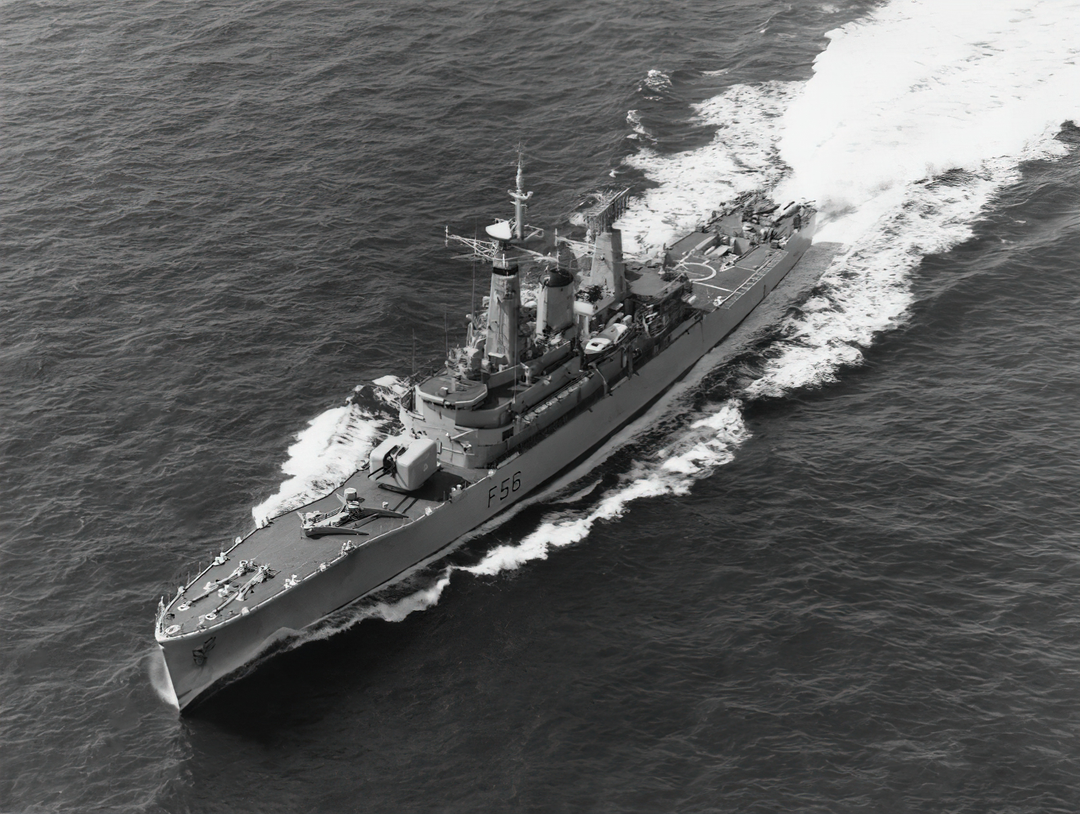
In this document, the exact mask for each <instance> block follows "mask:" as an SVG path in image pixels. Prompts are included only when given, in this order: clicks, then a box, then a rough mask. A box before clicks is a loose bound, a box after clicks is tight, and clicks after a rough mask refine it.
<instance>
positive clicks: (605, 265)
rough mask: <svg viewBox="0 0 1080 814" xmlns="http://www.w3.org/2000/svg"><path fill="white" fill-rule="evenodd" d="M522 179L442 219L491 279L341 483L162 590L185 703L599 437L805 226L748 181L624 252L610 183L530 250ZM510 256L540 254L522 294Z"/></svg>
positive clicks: (440, 545) (164, 637) (769, 281)
mask: <svg viewBox="0 0 1080 814" xmlns="http://www.w3.org/2000/svg"><path fill="white" fill-rule="evenodd" d="M516 181H517V184H516V189H514V190H511V191H510V192H509V195H510V197H511V199H512V200H513V203H514V217H513V218H512V219H510V218H508V219H505V220H503V219H500V220H497V221H496V222H495V223H493V224H492V225H490V226H488V227H487V229H486V234H487V239H478V238H465V237H459V236H456V235H451V234H450V233H449V230H447V235H446V239H447V243H448V244H449V243H451V242H454V243H456V244H462V245H464V246H465V247H466V248H467V249H468V250H469V251H468V254H467V255H466V256H468V257H472V258H479V259H480V260H482V261H483V262H484V264H485V267H490V271H491V282H490V290H489V295H488V296H487V297H485V298H484V300H483V306H484V310H483V311H482V312H480V313H476V314H470V315H469V316H468V333H467V336H466V338H465V341H464V343H463V344H462V345H461V346H460V347H457V348H454V349H453V350H452V351H451V352H450V353H449V355H448V358H447V359H446V361H445V364H443V365H441V366H440V367H439V368H438V372H437V373H435V374H434V375H430V376H426V377H420V376H415V377H413V378H412V379H409V380H406V385H405V386H399V387H397V388H396V392H395V393H394V394H393V397H394V399H395V403H396V406H397V409H398V410H399V417H400V426H398V427H397V431H396V432H394V434H392V435H390V436H389V437H387V438H386V439H385V440H383V441H382V442H381V443H379V444H378V445H377V446H375V447H374V448H373V449H372V450H371V452H370V455H369V456H368V460H367V461H366V462H364V463H363V464H362V465H361V468H360V469H359V470H358V471H357V472H355V473H354V474H353V475H352V476H350V477H349V478H348V479H347V480H346V481H345V482H344V483H343V484H341V485H340V487H339V489H340V492H339V491H337V490H335V491H334V492H331V493H330V494H327V495H326V496H324V497H322V498H320V499H318V500H315V501H313V502H311V503H309V504H308V505H306V506H303V507H301V508H300V510H299V511H295V512H294V511H290V512H287V513H285V514H282V515H280V516H278V517H274V518H272V519H269V520H268V521H263V522H262V523H260V524H259V526H258V527H257V528H256V529H255V530H254V531H252V532H251V533H250V534H248V535H247V536H246V537H242V538H241V537H237V538H236V540H235V541H234V542H233V543H231V544H230V545H229V546H228V547H227V548H225V549H224V550H222V551H221V553H220V554H219V555H218V556H217V557H216V558H215V559H214V560H213V562H212V563H211V564H210V565H209V566H207V567H206V568H205V569H204V570H202V571H201V572H200V573H199V574H198V575H197V576H196V577H195V578H194V579H192V580H191V581H190V582H189V583H188V584H186V585H183V586H182V587H180V588H179V589H178V591H177V593H176V595H175V596H174V597H172V599H171V600H170V601H167V602H166V601H165V599H162V601H161V603H160V605H159V608H158V615H157V625H156V639H157V642H158V645H159V646H160V648H161V651H162V653H163V655H164V660H165V664H166V666H167V669H168V675H169V678H170V680H171V682H172V689H173V692H174V693H175V697H176V702H177V704H178V706H179V707H180V709H181V710H185V709H186V708H189V707H190V705H191V704H192V703H193V702H195V701H196V700H202V699H205V698H206V697H207V696H208V695H209V694H210V693H211V692H212V691H213V690H215V689H217V688H218V687H220V686H222V685H223V684H224V683H227V682H228V681H229V680H232V679H235V678H238V677H239V676H241V675H243V674H244V673H245V672H246V671H247V670H249V669H250V668H251V667H252V666H253V665H254V664H255V663H256V662H257V661H259V660H260V658H261V657H263V656H264V655H265V654H266V653H267V652H268V650H272V648H271V645H272V644H274V643H275V642H277V641H279V640H281V639H282V638H284V637H288V636H289V635H292V634H295V633H297V632H298V631H302V630H303V629H304V628H307V627H309V626H311V625H314V624H316V623H318V622H319V621H320V620H322V619H323V618H325V617H326V616H327V615H329V614H331V613H333V612H334V611H336V610H338V609H340V608H343V607H344V606H347V605H349V604H351V603H354V602H356V601H358V600H360V599H362V598H363V597H365V596H367V595H368V594H370V593H372V592H373V591H377V590H380V589H383V588H386V587H387V586H389V585H391V584H393V583H394V582H395V581H396V580H398V579H400V578H402V577H403V575H404V574H405V573H406V572H409V571H410V570H411V569H413V568H414V566H417V565H418V564H420V563H423V562H425V561H430V560H432V559H433V558H435V557H437V555H438V554H439V552H442V551H444V550H446V549H448V548H449V547H450V546H452V544H453V543H454V542H455V541H456V540H457V539H458V538H460V537H461V536H462V535H465V534H466V533H468V532H469V531H471V530H473V529H475V528H476V527H477V526H480V525H481V524H483V523H485V522H486V521H488V520H490V519H491V518H493V517H494V516H495V515H497V514H498V513H500V512H503V511H505V510H507V509H508V508H509V507H511V506H513V505H514V504H515V503H517V502H518V501H520V500H522V499H523V498H525V497H526V496H528V495H529V494H530V493H533V492H535V491H536V490H537V489H538V488H539V487H541V486H542V485H544V484H545V483H548V482H550V481H552V480H553V479H554V478H555V477H556V476H557V475H559V474H560V473H564V472H566V471H567V470H568V469H570V468H571V467H572V466H573V465H574V464H575V463H577V462H580V461H581V460H583V459H584V458H585V457H586V456H588V455H589V454H590V453H592V452H594V451H596V450H597V449H598V448H599V447H600V446H601V445H603V444H604V443H605V442H606V441H607V440H608V439H610V438H611V436H612V435H613V434H614V433H615V432H617V431H618V430H619V429H620V428H622V427H624V426H625V425H626V424H627V423H628V422H630V421H631V420H632V419H633V418H635V417H636V416H638V415H640V414H641V413H642V412H643V411H645V410H646V409H647V408H648V407H649V406H650V405H651V404H653V403H654V402H655V401H656V400H657V399H659V397H660V396H661V395H663V394H664V392H665V391H667V390H668V389H669V388H670V387H671V386H672V385H673V384H674V383H675V382H676V381H677V380H678V379H680V378H681V377H682V376H684V375H685V374H686V372H687V371H688V370H689V369H690V368H691V367H692V366H693V365H694V364H695V363H696V362H697V361H698V360H699V359H700V358H701V357H702V356H703V355H704V354H705V353H706V352H708V351H709V350H710V349H712V348H714V347H715V346H716V345H718V344H719V343H721V342H722V341H723V340H724V339H725V337H728V336H729V335H730V334H731V332H732V331H733V330H734V329H735V328H736V327H737V326H739V325H740V323H742V322H743V321H744V320H746V318H747V316H748V315H750V314H751V313H752V312H753V311H754V310H755V309H757V308H758V307H759V306H760V305H761V304H762V302H763V301H765V299H766V297H767V296H768V295H769V294H770V292H772V291H773V289H774V288H776V286H777V284H778V283H780V282H781V280H783V279H784V277H785V276H786V275H787V274H788V273H789V272H790V271H791V269H792V267H793V266H794V265H795V264H796V263H797V262H798V261H799V259H800V258H801V257H802V255H803V253H804V252H805V251H806V250H807V248H808V247H809V246H810V244H811V239H812V235H813V232H814V225H815V217H816V212H815V210H814V207H813V206H812V205H811V204H808V203H797V202H792V203H789V204H787V205H783V206H781V205H777V204H776V203H773V202H771V201H769V200H767V199H765V198H764V197H760V196H743V197H742V198H740V199H738V200H736V201H734V202H733V203H731V204H729V205H728V206H726V207H724V208H723V209H721V210H719V211H717V212H714V213H712V214H711V216H710V217H709V218H708V219H707V220H705V221H704V222H703V223H702V224H701V225H700V226H699V227H698V228H697V229H695V230H694V231H693V232H691V233H690V234H687V235H685V236H684V237H682V238H681V239H679V240H678V241H677V242H675V243H674V244H673V245H672V246H670V247H667V248H665V250H664V251H663V252H662V256H660V257H656V258H653V259H651V260H650V261H648V262H633V261H632V259H631V258H629V257H624V254H623V250H622V237H621V233H620V230H619V229H618V228H616V226H615V224H616V222H617V221H618V219H619V217H620V216H621V215H622V214H624V212H625V210H626V207H627V203H628V201H629V197H630V190H629V189H623V190H619V191H613V192H611V193H608V194H605V195H603V196H602V197H601V198H600V199H599V200H598V201H597V202H596V203H595V204H594V205H593V206H592V207H590V208H589V209H588V210H587V211H586V212H585V213H584V221H585V226H586V227H587V231H586V234H585V235H584V239H580V236H579V239H571V238H566V237H559V236H558V235H557V234H556V242H555V250H554V253H549V254H546V255H544V254H540V253H538V252H537V251H535V250H533V249H531V248H530V247H529V246H530V244H531V245H538V241H539V240H541V239H542V238H543V232H542V230H540V229H537V228H534V227H532V226H528V225H526V223H525V209H526V202H527V201H528V200H529V199H530V197H531V195H532V193H531V192H525V189H524V186H525V185H524V179H523V177H522V167H521V161H520V158H519V161H518V169H517V179H516ZM563 257H568V258H569V259H568V260H563V259H562V258H563ZM523 269H532V270H533V272H534V273H535V272H536V270H537V269H539V280H538V286H537V287H536V289H535V303H532V302H531V301H530V302H529V303H528V304H523V298H522V278H523V276H524V272H523ZM530 300H531V298H530ZM389 393H390V391H389V390H388V391H387V393H386V394H389ZM384 395H385V394H384Z"/></svg>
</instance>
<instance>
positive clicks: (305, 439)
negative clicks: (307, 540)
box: [251, 404, 386, 524]
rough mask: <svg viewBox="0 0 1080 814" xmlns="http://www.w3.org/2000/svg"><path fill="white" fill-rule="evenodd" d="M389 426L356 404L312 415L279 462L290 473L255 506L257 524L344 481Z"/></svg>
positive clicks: (253, 510)
mask: <svg viewBox="0 0 1080 814" xmlns="http://www.w3.org/2000/svg"><path fill="white" fill-rule="evenodd" d="M385 424H386V422H385V420H383V419H380V418H378V417H377V416H375V415H374V414H372V413H371V412H369V411H367V410H366V409H364V408H363V407H361V406H359V405H357V404H346V405H344V406H342V407H334V408H333V409H330V410H327V411H326V412H325V413H322V414H321V415H318V416H316V417H315V418H313V419H312V420H311V422H310V423H309V424H308V426H307V427H306V428H305V429H304V430H302V431H301V432H300V433H299V434H298V435H297V436H296V442H295V443H294V444H293V445H292V446H290V447H289V457H288V459H287V460H286V461H285V463H284V464H282V465H281V468H282V470H283V471H284V472H285V474H287V475H289V477H288V478H287V479H286V480H285V481H284V482H283V483H282V484H281V487H280V488H279V489H278V491H277V492H276V493H275V494H273V495H271V496H270V497H269V498H267V499H266V500H264V501H263V502H262V503H260V504H259V505H257V506H255V507H254V508H252V510H251V514H252V517H254V518H255V522H256V523H257V524H258V523H261V522H262V521H264V520H266V519H268V518H271V517H276V516H277V515H279V514H281V513H283V512H287V511H289V510H291V509H295V508H297V507H298V506H303V505H304V504H305V503H308V502H309V501H312V500H314V499H315V498H318V497H321V496H322V495H325V494H326V493H327V492H329V491H330V490H331V489H333V488H335V487H336V486H338V485H340V484H341V483H342V482H343V481H344V480H345V479H346V478H347V477H349V475H351V474H352V473H353V472H355V471H356V470H357V469H358V468H359V467H360V464H362V463H363V461H364V457H365V456H366V455H367V454H368V452H370V451H371V449H372V448H373V447H374V445H375V442H376V440H377V439H378V437H379V435H380V434H381V432H382V431H383V430H384V429H385Z"/></svg>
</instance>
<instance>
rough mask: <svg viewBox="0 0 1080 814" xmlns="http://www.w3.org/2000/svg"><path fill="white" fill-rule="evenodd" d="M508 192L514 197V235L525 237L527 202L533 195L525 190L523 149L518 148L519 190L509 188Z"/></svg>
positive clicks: (521, 238)
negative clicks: (522, 165) (522, 162)
mask: <svg viewBox="0 0 1080 814" xmlns="http://www.w3.org/2000/svg"><path fill="white" fill-rule="evenodd" d="M506 194H507V195H509V196H510V197H511V198H513V199H514V237H516V238H517V239H518V240H524V239H525V208H526V207H525V202H526V201H527V200H529V198H531V197H532V193H531V192H526V191H525V174H524V172H523V171H522V168H521V151H520V150H518V164H517V190H516V191H515V190H512V189H508V190H507V191H506Z"/></svg>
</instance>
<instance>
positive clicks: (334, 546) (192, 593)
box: [163, 467, 483, 636]
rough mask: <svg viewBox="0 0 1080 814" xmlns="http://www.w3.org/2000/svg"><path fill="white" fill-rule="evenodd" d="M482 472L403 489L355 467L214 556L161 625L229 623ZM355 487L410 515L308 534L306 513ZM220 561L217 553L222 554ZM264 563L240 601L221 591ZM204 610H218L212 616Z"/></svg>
mask: <svg viewBox="0 0 1080 814" xmlns="http://www.w3.org/2000/svg"><path fill="white" fill-rule="evenodd" d="M482 475H483V473H482V472H473V471H470V470H466V469H460V468H457V467H444V468H442V469H440V470H439V471H437V472H436V473H435V474H434V475H433V476H432V477H431V478H429V479H428V480H427V482H425V483H424V485H423V486H422V487H421V488H420V489H418V490H416V491H414V492H410V493H409V494H402V493H400V492H395V491H391V490H388V489H385V488H382V487H380V486H379V485H378V484H377V483H375V482H373V481H372V480H370V479H369V478H368V476H367V470H366V469H365V470H361V471H359V472H356V473H354V474H353V475H352V476H351V477H350V478H349V479H348V480H347V481H346V482H345V483H343V484H342V485H341V487H340V488H339V489H338V490H336V491H335V492H332V493H330V494H328V495H326V496H325V497H322V498H319V499H318V500H315V501H313V502H311V503H308V504H307V505H305V506H302V507H300V508H299V509H297V510H295V511H290V512H287V513H285V514H282V515H280V516H278V517H275V518H273V519H272V520H271V521H270V522H269V523H268V524H267V525H265V526H263V527H261V528H259V529H256V530H255V531H254V532H252V533H251V534H250V535H249V536H248V537H247V538H246V539H244V540H243V541H242V542H240V543H238V544H236V545H235V546H233V548H232V550H231V551H229V552H227V559H225V560H224V561H222V562H218V561H217V560H215V564H214V565H211V567H210V568H209V569H208V570H207V571H206V572H205V573H203V574H202V575H201V576H200V577H199V578H198V580H196V581H195V582H194V583H192V584H191V586H190V587H189V588H187V590H186V591H184V593H183V595H182V596H181V597H180V598H179V601H178V602H176V603H174V604H173V605H172V607H171V608H170V609H169V613H168V614H167V615H166V617H165V619H164V620H163V627H164V629H165V631H166V633H167V635H169V636H181V635H184V634H185V633H192V632H194V631H196V630H203V629H209V628H211V627H213V626H214V625H216V624H220V623H222V622H224V621H227V620H228V619H229V618H230V617H232V616H235V615H237V614H240V613H243V612H244V608H248V609H249V610H250V609H251V608H254V607H255V606H256V605H258V604H260V603H262V602H264V601H265V600H267V599H269V598H270V597H271V596H273V595H274V594H276V593H278V592H280V591H281V590H283V589H284V588H285V587H286V586H285V582H286V581H287V580H289V579H293V578H296V577H300V578H303V577H305V576H307V575H308V574H310V573H312V572H313V571H316V570H318V569H320V568H322V567H326V566H329V564H330V563H331V562H332V561H334V560H335V559H337V558H339V557H340V556H341V555H342V549H343V547H345V545H346V544H348V545H349V546H351V547H354V548H360V547H362V546H363V545H364V544H365V543H366V542H367V541H370V540H373V539H375V538H376V537H378V536H380V535H382V534H385V533H386V532H388V531H393V530H395V529H397V528H400V527H402V526H404V525H408V524H409V523H411V522H412V521H413V520H416V519H418V518H420V517H423V516H424V515H425V514H426V513H428V512H429V511H432V510H434V509H435V507H437V506H439V505H440V504H442V503H444V502H445V501H446V500H449V499H451V498H452V493H453V492H454V491H455V490H460V489H464V488H467V487H468V486H469V485H471V484H472V483H475V482H476V481H477V480H479V479H480V478H481V477H482ZM350 487H351V488H353V489H356V491H357V494H358V496H359V497H360V498H361V500H362V501H363V506H364V508H366V509H385V510H388V511H392V512H396V513H398V514H404V515H406V516H405V517H404V518H400V517H380V516H377V515H371V516H367V517H361V518H360V519H359V520H357V521H353V522H350V523H348V524H347V528H348V529H349V530H351V531H354V532H357V533H344V534H343V533H340V531H339V532H338V533H333V532H331V533H327V534H323V535H321V536H316V537H308V536H307V535H305V534H304V531H303V528H302V525H301V519H300V516H301V514H306V513H308V512H318V513H320V514H328V513H332V512H334V511H336V510H337V509H338V508H340V506H341V501H340V500H339V498H338V497H337V494H338V493H339V492H341V491H343V490H344V489H346V488H350ZM220 559H221V558H220V557H219V558H218V560H220ZM241 560H248V561H253V563H252V569H250V570H247V571H245V572H244V573H243V574H240V575H238V576H236V577H232V578H230V575H232V574H233V572H234V571H235V570H236V568H237V566H238V565H239V564H240V561H241ZM260 565H262V566H267V567H268V568H269V571H268V578H267V579H266V580H265V581H263V582H260V583H257V584H255V585H254V586H253V587H252V588H251V589H250V591H249V592H248V593H247V594H246V597H245V599H244V600H243V601H241V600H240V599H230V597H231V596H233V593H232V591H231V590H228V591H226V593H224V594H219V590H220V589H221V588H223V587H225V586H226V583H228V585H229V586H230V588H232V589H239V588H241V587H243V586H244V585H245V584H246V583H247V582H248V581H249V580H250V579H251V578H252V576H253V575H254V574H255V573H256V570H255V569H257V567H258V566H260ZM207 614H213V615H212V616H210V617H209V618H208V617H207Z"/></svg>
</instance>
